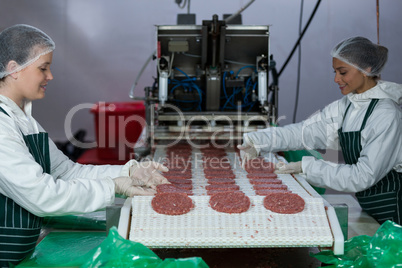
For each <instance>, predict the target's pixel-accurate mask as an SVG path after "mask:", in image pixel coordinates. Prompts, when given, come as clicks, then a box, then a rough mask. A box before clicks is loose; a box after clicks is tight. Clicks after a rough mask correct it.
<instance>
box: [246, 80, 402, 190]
mask: <svg viewBox="0 0 402 268" xmlns="http://www.w3.org/2000/svg"><path fill="white" fill-rule="evenodd" d="M371 99H380V101H379V102H378V103H377V105H376V107H375V108H374V111H373V113H372V115H371V116H370V117H369V119H368V121H367V123H366V126H365V128H364V130H363V131H362V133H361V135H362V137H361V145H362V151H361V153H360V158H359V160H358V162H357V163H356V164H355V165H347V164H335V163H332V162H328V161H324V160H320V159H316V158H314V157H311V156H305V157H303V159H302V170H303V173H305V174H306V177H307V181H308V182H310V183H311V184H313V185H315V186H318V187H325V188H331V189H334V190H337V191H344V192H359V191H362V190H365V189H367V188H369V187H370V186H372V185H374V184H375V183H376V182H378V181H379V180H380V179H382V178H383V177H384V176H385V175H386V174H387V173H388V172H390V171H391V170H392V169H395V170H396V171H397V172H402V124H401V123H402V121H401V120H402V112H401V107H400V106H399V105H401V104H402V85H400V84H396V83H391V82H385V81H379V82H378V84H377V85H376V86H375V87H373V88H371V89H370V90H368V91H366V92H364V93H362V94H353V93H351V94H348V95H347V96H344V97H343V98H342V99H340V100H338V101H335V102H333V103H331V104H329V105H328V106H326V107H325V108H324V109H323V110H322V111H319V112H317V113H315V114H313V115H312V116H311V117H310V118H308V119H307V120H305V121H302V122H300V123H297V124H291V125H287V126H284V127H278V128H268V129H264V130H261V131H259V132H255V133H253V134H251V135H252V136H251V139H252V141H253V142H254V144H255V145H256V146H258V145H259V146H260V147H261V150H262V151H273V152H278V151H287V150H303V149H335V150H339V149H340V146H339V139H338V132H337V131H338V129H339V128H340V127H341V125H342V121H343V131H344V132H347V131H358V130H360V127H361V125H362V122H363V118H364V115H365V113H366V110H367V108H368V105H369V104H370V101H371ZM349 103H352V104H351V106H350V108H349V111H348V114H347V116H346V118H343V116H344V114H345V110H346V108H347V106H348V105H349ZM249 135H250V134H249Z"/></svg>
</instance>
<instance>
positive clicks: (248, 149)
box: [237, 134, 259, 169]
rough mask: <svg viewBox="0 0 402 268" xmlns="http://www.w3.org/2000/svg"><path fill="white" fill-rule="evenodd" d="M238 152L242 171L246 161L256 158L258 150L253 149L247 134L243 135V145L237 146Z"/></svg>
mask: <svg viewBox="0 0 402 268" xmlns="http://www.w3.org/2000/svg"><path fill="white" fill-rule="evenodd" d="M237 149H239V150H240V157H241V166H242V168H243V169H244V168H245V166H246V163H247V161H249V160H251V159H254V158H256V157H258V155H259V150H258V149H257V148H255V147H254V144H253V142H252V141H251V140H250V139H249V137H248V135H247V134H244V135H243V144H242V145H237Z"/></svg>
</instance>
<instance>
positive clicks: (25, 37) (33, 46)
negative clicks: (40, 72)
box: [0, 24, 56, 79]
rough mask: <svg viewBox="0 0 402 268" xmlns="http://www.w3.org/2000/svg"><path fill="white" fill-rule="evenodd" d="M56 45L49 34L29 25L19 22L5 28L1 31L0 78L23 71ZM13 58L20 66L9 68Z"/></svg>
mask: <svg viewBox="0 0 402 268" xmlns="http://www.w3.org/2000/svg"><path fill="white" fill-rule="evenodd" d="M55 47H56V46H55V44H54V42H53V40H52V39H51V38H50V37H49V36H48V35H47V34H45V33H44V32H42V31H41V30H39V29H37V28H35V27H32V26H29V25H24V24H17V25H14V26H11V27H9V28H7V29H5V30H3V31H2V32H1V33H0V79H2V78H4V77H6V76H7V75H9V74H12V73H15V72H18V71H21V70H22V69H24V68H25V67H27V66H29V65H30V64H32V63H34V62H35V61H36V60H38V59H39V57H40V56H42V55H45V54H47V53H50V52H52V51H53V50H54V49H55ZM12 60H13V61H15V62H16V63H17V64H18V66H16V67H15V68H14V69H13V70H7V64H8V63H9V62H10V61H12Z"/></svg>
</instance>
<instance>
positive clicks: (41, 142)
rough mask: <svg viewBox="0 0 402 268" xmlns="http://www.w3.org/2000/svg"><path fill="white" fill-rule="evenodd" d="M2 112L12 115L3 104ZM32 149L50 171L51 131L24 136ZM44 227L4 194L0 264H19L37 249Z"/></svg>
mask: <svg viewBox="0 0 402 268" xmlns="http://www.w3.org/2000/svg"><path fill="white" fill-rule="evenodd" d="M0 112H3V113H5V114H6V115H8V114H7V113H6V112H5V111H4V110H3V109H2V108H1V107H0ZM23 136H24V140H25V143H26V145H27V147H28V149H29V152H30V153H31V154H32V156H33V157H34V158H35V161H36V162H37V163H38V164H39V165H41V167H42V168H43V172H44V173H50V159H49V140H48V134H47V133H39V134H32V135H27V136H25V135H23ZM41 226H42V218H41V217H38V216H35V215H33V214H32V213H30V212H29V211H27V210H26V209H24V208H22V207H21V206H19V205H18V204H17V203H15V202H14V201H13V200H12V199H11V198H8V197H6V196H4V195H2V194H0V267H8V266H9V263H11V264H17V263H18V262H20V261H21V260H22V259H24V258H25V257H26V256H27V255H28V254H29V253H31V251H33V250H34V248H35V245H36V243H37V241H38V238H39V234H40V230H41Z"/></svg>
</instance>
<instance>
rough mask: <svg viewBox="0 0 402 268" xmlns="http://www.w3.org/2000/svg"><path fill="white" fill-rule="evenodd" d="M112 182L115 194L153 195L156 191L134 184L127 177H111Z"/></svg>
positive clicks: (131, 195) (129, 195) (130, 195)
mask: <svg viewBox="0 0 402 268" xmlns="http://www.w3.org/2000/svg"><path fill="white" fill-rule="evenodd" d="M113 182H114V191H115V193H116V194H122V195H125V196H128V197H133V196H135V195H154V194H155V193H156V191H155V190H153V189H150V188H145V187H144V188H143V187H140V186H138V185H136V184H135V182H134V181H133V180H132V179H130V178H129V177H117V178H114V179H113Z"/></svg>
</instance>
